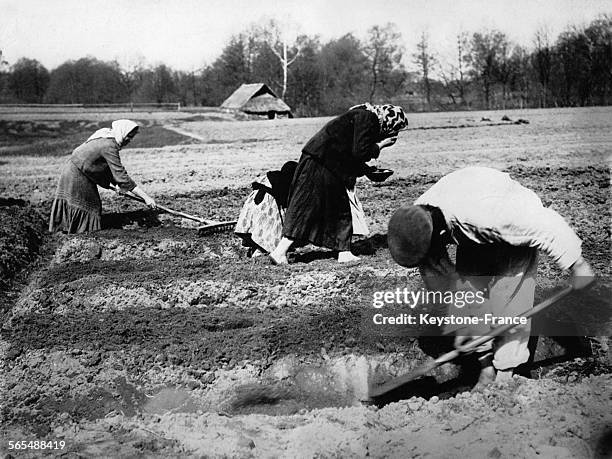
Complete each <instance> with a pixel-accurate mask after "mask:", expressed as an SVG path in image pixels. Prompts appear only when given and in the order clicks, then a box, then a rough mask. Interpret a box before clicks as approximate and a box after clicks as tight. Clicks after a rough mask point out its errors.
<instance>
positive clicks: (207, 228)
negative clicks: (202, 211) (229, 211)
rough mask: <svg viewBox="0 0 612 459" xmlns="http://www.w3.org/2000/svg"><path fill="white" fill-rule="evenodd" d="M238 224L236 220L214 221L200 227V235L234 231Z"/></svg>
mask: <svg viewBox="0 0 612 459" xmlns="http://www.w3.org/2000/svg"><path fill="white" fill-rule="evenodd" d="M235 226H236V221H235V220H232V221H225V222H214V223H209V224H207V225H204V226H199V227H198V236H206V235H208V234H214V233H225V232H226V231H233V230H234V227H235Z"/></svg>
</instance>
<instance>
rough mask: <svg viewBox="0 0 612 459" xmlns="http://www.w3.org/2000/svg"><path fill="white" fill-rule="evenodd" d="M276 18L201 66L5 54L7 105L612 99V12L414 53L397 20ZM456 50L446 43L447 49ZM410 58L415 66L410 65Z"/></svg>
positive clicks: (426, 106) (524, 103) (333, 107)
mask: <svg viewBox="0 0 612 459" xmlns="http://www.w3.org/2000/svg"><path fill="white" fill-rule="evenodd" d="M289 35H290V34H289V33H287V30H286V28H283V27H282V26H281V25H280V24H279V23H278V22H276V21H274V20H271V21H268V22H266V23H262V24H255V25H252V26H251V27H249V28H248V29H247V30H245V31H243V32H242V33H239V34H236V35H234V36H232V37H231V38H230V39H229V41H228V42H227V43H226V45H225V46H224V48H223V50H222V51H221V54H220V55H219V57H218V58H217V59H215V60H214V62H212V63H211V64H210V65H207V66H206V67H204V68H202V69H199V70H198V71H193V72H185V71H175V70H173V69H172V68H170V67H168V66H167V65H164V64H159V65H156V66H146V65H144V64H137V65H133V66H131V67H130V68H129V69H126V68H122V67H121V66H120V65H119V64H118V63H117V62H105V61H101V60H99V59H97V58H95V57H84V58H81V59H78V60H71V61H68V62H65V63H63V64H61V65H60V66H59V67H57V68H55V69H53V70H51V71H49V70H47V69H46V68H45V67H44V66H43V65H42V64H41V63H40V62H38V61H37V60H35V59H29V58H22V59H20V60H18V61H17V62H16V63H14V64H13V65H11V66H9V65H8V63H6V62H4V61H3V60H2V54H1V53H0V102H2V103H84V104H112V103H130V102H133V103H139V102H148V103H151V102H153V103H164V102H180V103H181V104H182V105H185V106H218V105H220V104H221V102H222V101H223V100H224V99H225V98H227V97H228V96H229V95H230V94H231V93H232V92H233V91H234V90H235V89H236V88H237V87H239V86H240V85H241V84H242V83H256V82H262V83H266V84H268V85H269V86H270V87H271V88H272V89H273V90H274V91H275V92H276V93H277V95H279V96H281V97H282V98H283V99H284V100H285V101H286V102H287V103H288V104H289V105H290V106H291V107H292V109H293V110H294V113H295V114H296V115H298V116H318V115H331V114H337V113H339V112H342V111H343V110H346V109H347V108H348V107H350V106H352V105H354V104H357V103H361V102H363V101H370V102H373V103H379V102H392V103H397V104H400V105H402V106H404V107H405V108H406V109H408V110H411V111H417V110H459V109H499V108H518V107H521V108H527V107H559V106H587V105H609V104H610V103H611V101H612V17H611V16H608V15H603V16H601V17H599V18H597V19H595V20H593V21H592V22H591V23H590V24H588V25H587V26H583V27H571V28H569V29H567V30H566V31H565V32H563V33H561V34H560V35H559V36H558V37H556V39H554V40H553V38H552V37H551V36H550V34H549V33H548V32H547V30H546V29H545V28H541V29H540V30H538V31H537V32H536V33H535V35H534V37H533V44H532V46H531V47H530V48H525V47H523V46H520V45H518V44H515V43H513V42H512V41H511V40H510V39H509V38H508V36H507V35H506V34H504V33H503V32H500V31H498V30H488V31H480V32H474V33H472V34H468V33H466V32H464V33H460V34H459V35H458V36H457V37H456V42H455V43H454V44H453V46H452V47H451V48H452V49H453V50H454V52H453V57H452V58H448V56H447V57H446V58H443V57H442V56H441V55H440V54H439V53H438V52H437V51H436V49H435V47H434V46H433V44H432V43H431V41H430V39H429V37H428V35H427V33H425V32H423V33H422V34H421V35H420V39H419V41H418V44H417V46H416V48H415V49H414V50H412V52H410V53H407V52H406V49H405V47H404V46H403V44H402V37H401V34H400V33H399V31H398V29H397V26H395V25H394V24H391V23H389V24H386V25H384V26H373V27H371V28H370V29H369V30H368V33H367V35H366V36H365V37H364V38H361V39H360V38H358V37H356V36H355V35H353V34H351V33H349V34H346V35H344V36H342V37H340V38H337V39H333V40H330V41H328V42H325V43H323V42H322V41H321V39H320V38H319V37H318V36H308V35H299V36H296V37H294V38H292V37H290V36H289ZM448 48H449V47H447V49H448ZM406 62H409V63H411V64H412V66H411V67H412V70H408V69H407V67H406Z"/></svg>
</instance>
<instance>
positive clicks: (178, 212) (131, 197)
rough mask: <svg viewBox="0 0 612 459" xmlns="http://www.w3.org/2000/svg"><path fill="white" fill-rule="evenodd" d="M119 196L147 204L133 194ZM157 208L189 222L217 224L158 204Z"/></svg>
mask: <svg viewBox="0 0 612 459" xmlns="http://www.w3.org/2000/svg"><path fill="white" fill-rule="evenodd" d="M119 194H120V195H121V196H125V197H127V198H130V199H132V200H134V201H138V202H142V203H144V202H145V201H144V199H142V198H141V197H140V196H136V195H133V194H131V193H119ZM157 208H158V209H159V210H162V211H164V212H166V213H168V214H172V215H176V216H178V217H183V218H187V219H189V220H194V221H196V222H199V223H203V224H204V225H210V224H211V223H215V222H212V221H210V220H204V219H203V218H201V217H197V216H195V215H191V214H188V213H185V212H181V211H179V210H174V209H170V208H169V207H166V206H162V205H161V204H157Z"/></svg>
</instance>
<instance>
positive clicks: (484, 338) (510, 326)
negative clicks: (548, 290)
mask: <svg viewBox="0 0 612 459" xmlns="http://www.w3.org/2000/svg"><path fill="white" fill-rule="evenodd" d="M573 290H574V288H573V287H572V286H571V285H569V286H567V287H565V288H564V289H562V290H559V291H558V292H557V293H555V294H554V295H552V296H551V297H549V298H547V299H545V300H544V301H542V302H541V303H539V304H538V305H537V306H534V307H533V308H531V309H530V310H529V311H526V312H524V313H523V314H521V315H520V316H519V317H524V318H529V317H531V316H533V315H535V314H537V313H539V312H540V311H542V310H544V309H546V308H547V307H549V306H550V305H551V304H553V303H556V302H557V301H559V300H560V299H561V298H563V297H564V296H567V295H569V294H570V293H571V292H572V291H573ZM516 325H517V324H506V325H500V326H499V327H496V328H494V329H493V330H491V331H490V332H489V333H488V334H487V335H486V336H479V337H478V338H475V339H473V340H472V341H470V342H468V343H466V344H465V345H463V346H458V347H457V350H458V351H459V352H461V353H467V352H471V351H472V350H474V348H476V347H478V346H480V345H481V344H484V343H486V342H487V341H490V340H492V339H493V338H495V337H496V336H499V335H501V334H502V333H505V332H507V331H508V330H511V329H513V328H514V327H516Z"/></svg>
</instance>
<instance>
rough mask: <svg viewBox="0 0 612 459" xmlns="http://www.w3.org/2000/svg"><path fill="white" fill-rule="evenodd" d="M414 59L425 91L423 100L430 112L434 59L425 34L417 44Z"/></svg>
mask: <svg viewBox="0 0 612 459" xmlns="http://www.w3.org/2000/svg"><path fill="white" fill-rule="evenodd" d="M414 59H415V63H416V64H417V65H418V66H419V70H420V72H421V78H422V81H423V89H424V90H425V98H426V99H427V105H428V106H429V109H430V110H431V81H430V74H431V72H432V70H433V66H434V63H435V57H434V55H433V54H432V53H431V50H430V48H429V37H428V35H427V33H426V32H422V33H421V39H420V41H419V42H418V43H417V52H416V53H415V54H414Z"/></svg>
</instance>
